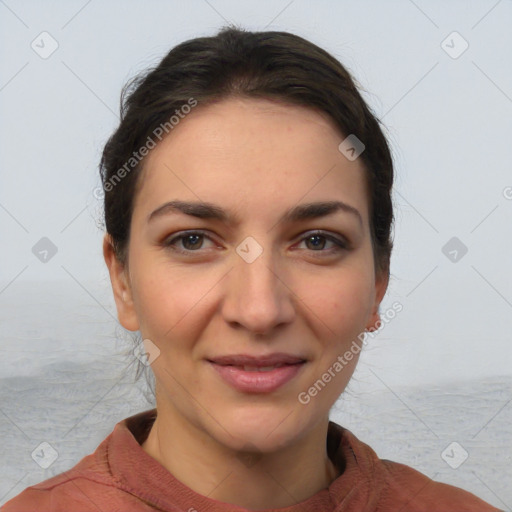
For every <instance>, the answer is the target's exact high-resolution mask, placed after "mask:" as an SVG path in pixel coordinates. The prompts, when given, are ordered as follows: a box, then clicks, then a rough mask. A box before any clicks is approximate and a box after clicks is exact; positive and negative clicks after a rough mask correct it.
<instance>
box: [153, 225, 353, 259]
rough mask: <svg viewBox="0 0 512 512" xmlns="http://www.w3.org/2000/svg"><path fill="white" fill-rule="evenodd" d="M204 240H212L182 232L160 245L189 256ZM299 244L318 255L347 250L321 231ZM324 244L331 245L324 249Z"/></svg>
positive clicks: (310, 234)
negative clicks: (303, 244)
mask: <svg viewBox="0 0 512 512" xmlns="http://www.w3.org/2000/svg"><path fill="white" fill-rule="evenodd" d="M204 240H209V241H211V242H213V239H212V238H211V237H209V236H207V235H206V234H205V233H203V232H202V231H182V232H181V233H179V234H177V235H175V236H172V237H171V238H168V239H166V240H164V242H163V243H162V245H163V246H164V247H168V248H169V249H171V250H173V251H175V252H178V253H181V254H187V255H190V254H191V253H193V252H199V250H200V249H204V247H203V244H204ZM301 243H305V244H306V249H307V250H310V251H312V252H318V253H327V254H332V253H337V252H340V251H343V250H348V249H349V244H348V242H347V241H346V240H344V239H342V238H338V237H335V236H333V235H330V234H327V233H324V232H322V231H314V232H310V233H308V234H307V235H306V236H304V237H302V238H301ZM326 243H330V244H333V245H331V247H327V249H326V247H325V246H326ZM178 245H181V248H180V247H178Z"/></svg>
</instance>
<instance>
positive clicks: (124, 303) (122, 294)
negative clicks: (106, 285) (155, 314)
mask: <svg viewBox="0 0 512 512" xmlns="http://www.w3.org/2000/svg"><path fill="white" fill-rule="evenodd" d="M103 257H104V259H105V263H106V265H107V268H108V271H109V274H110V283H111V285H112V292H113V294H114V301H115V303H116V309H117V317H118V319H119V322H120V324H121V325H122V326H123V327H124V328H125V329H128V330H129V331H137V330H139V321H138V318H137V314H136V311H135V305H134V301H133V296H132V289H131V283H130V280H129V277H128V272H127V271H126V268H125V267H124V265H123V264H122V263H121V262H120V261H119V260H118V258H117V256H116V254H115V251H114V247H113V245H112V239H111V236H110V235H109V234H108V233H106V234H105V236H104V238H103Z"/></svg>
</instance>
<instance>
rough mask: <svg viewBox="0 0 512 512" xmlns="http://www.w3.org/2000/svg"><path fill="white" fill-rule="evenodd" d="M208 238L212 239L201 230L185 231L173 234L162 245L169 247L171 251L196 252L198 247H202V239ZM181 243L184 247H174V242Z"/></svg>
mask: <svg viewBox="0 0 512 512" xmlns="http://www.w3.org/2000/svg"><path fill="white" fill-rule="evenodd" d="M204 239H208V240H210V241H213V240H212V239H211V238H210V237H209V236H206V235H205V234H204V233H203V232H201V231H185V232H182V233H181V234H179V235H177V236H174V237H172V238H169V239H167V240H165V241H164V242H163V245H164V246H165V247H169V248H170V249H172V250H173V251H176V252H179V253H182V254H187V253H191V252H197V250H198V249H201V248H202V245H203V240H204ZM180 241H181V244H182V247H184V248H185V249H180V248H178V247H176V242H180Z"/></svg>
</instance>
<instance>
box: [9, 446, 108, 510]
mask: <svg viewBox="0 0 512 512" xmlns="http://www.w3.org/2000/svg"><path fill="white" fill-rule="evenodd" d="M98 455H99V454H98V453H97V451H96V452H95V453H94V454H91V455H87V456H86V457H84V458H83V459H82V460H81V461H80V462H79V463H78V464H77V465H76V466H74V467H73V468H71V469H70V470H68V471H64V472H63V473H60V474H58V475H56V476H54V477H52V478H49V479H47V480H44V481H43V482H40V483H38V484H36V485H31V486H30V487H27V488H26V489H25V490H23V491H22V492H21V493H19V494H18V495H17V496H15V497H14V498H12V499H11V500H9V501H8V502H7V503H5V504H4V505H3V507H1V508H0V511H1V512H29V511H30V512H33V511H35V510H37V511H38V512H61V511H62V512H64V511H70V510H73V511H76V512H89V511H91V512H92V511H94V512H97V511H98V505H97V504H96V503H95V499H96V497H97V496H98V495H99V493H103V492H104V490H105V488H108V486H110V485H112V482H111V479H110V478H109V476H108V473H106V472H104V471H102V469H103V468H101V465H98ZM100 510H101V509H100Z"/></svg>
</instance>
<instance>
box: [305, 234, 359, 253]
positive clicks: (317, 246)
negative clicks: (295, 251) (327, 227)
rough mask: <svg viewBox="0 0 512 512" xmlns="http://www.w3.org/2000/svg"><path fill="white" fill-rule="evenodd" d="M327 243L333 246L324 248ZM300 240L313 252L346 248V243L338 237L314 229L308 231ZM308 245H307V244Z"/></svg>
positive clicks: (337, 250) (335, 250)
mask: <svg viewBox="0 0 512 512" xmlns="http://www.w3.org/2000/svg"><path fill="white" fill-rule="evenodd" d="M326 240H327V243H331V244H334V246H331V247H330V248H329V247H328V248H327V249H326V250H325V245H326ZM301 241H303V242H304V243H306V248H307V249H309V250H311V251H313V252H328V253H332V252H339V251H342V250H346V249H348V248H349V247H348V243H347V242H346V241H345V240H343V239H340V238H337V237H335V236H333V235H330V234H327V233H324V232H322V231H314V232H311V233H308V234H307V236H304V237H303V238H302V239H301ZM308 245H309V246H308Z"/></svg>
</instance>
